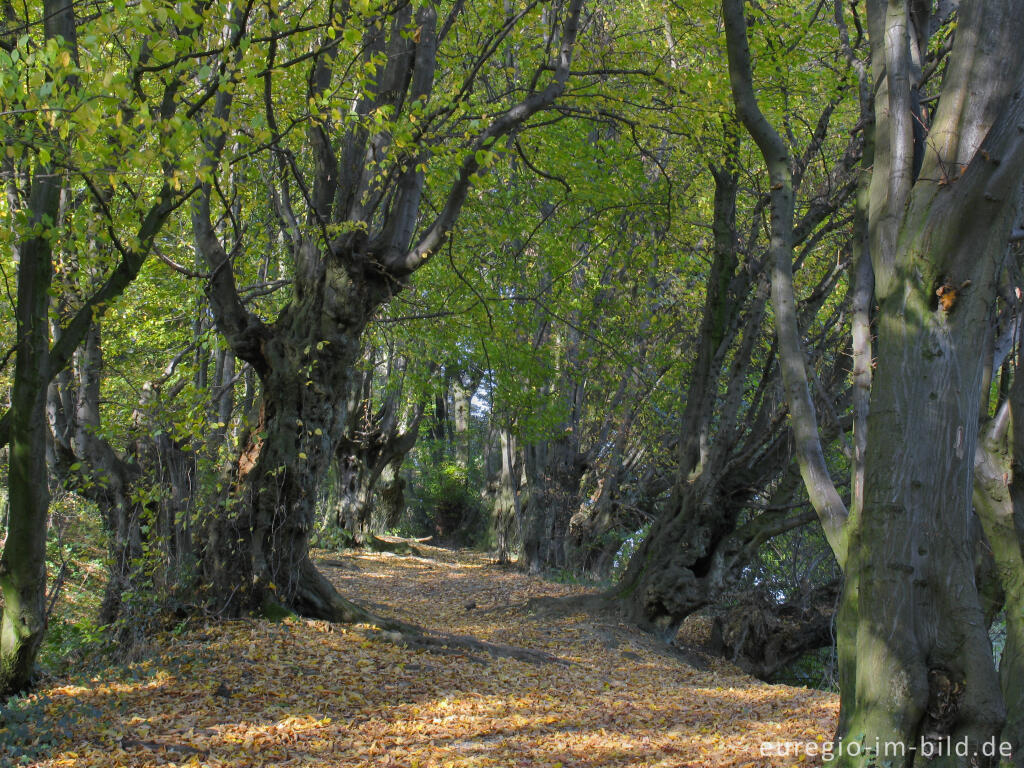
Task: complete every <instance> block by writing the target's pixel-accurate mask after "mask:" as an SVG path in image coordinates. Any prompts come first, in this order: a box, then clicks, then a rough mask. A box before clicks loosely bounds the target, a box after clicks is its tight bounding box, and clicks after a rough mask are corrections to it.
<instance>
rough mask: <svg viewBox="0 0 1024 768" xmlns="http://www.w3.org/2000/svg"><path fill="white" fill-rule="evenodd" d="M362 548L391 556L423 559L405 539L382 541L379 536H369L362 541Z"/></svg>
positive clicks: (421, 554)
mask: <svg viewBox="0 0 1024 768" xmlns="http://www.w3.org/2000/svg"><path fill="white" fill-rule="evenodd" d="M362 544H363V546H364V547H365V548H366V549H368V550H370V551H371V552H390V553H391V554H393V555H412V556H414V557H423V556H424V555H423V553H422V552H421V551H420V550H418V549H416V547H414V546H413V545H412V544H410V543H409V542H408V540H406V539H397V540H395V539H382V538H381V537H380V536H374V535H373V534H370V535H369V536H366V537H365V538H364V539H363V542H362Z"/></svg>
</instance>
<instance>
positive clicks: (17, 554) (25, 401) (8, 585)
mask: <svg viewBox="0 0 1024 768" xmlns="http://www.w3.org/2000/svg"><path fill="white" fill-rule="evenodd" d="M59 178H60V177H59V176H58V175H57V174H56V173H55V172H54V171H52V170H51V169H48V168H39V169H38V178H37V179H36V180H35V183H34V184H33V190H32V199H31V201H30V210H31V211H33V212H34V219H35V221H36V222H37V224H39V225H40V226H42V224H41V222H42V221H43V219H44V217H49V221H51V222H52V221H55V220H56V213H57V198H58V195H59V192H60V186H59ZM18 257H19V263H18V297H17V301H18V305H17V309H16V314H17V320H18V333H17V345H18V347H17V350H18V351H17V355H16V358H15V368H14V383H13V387H12V390H11V408H10V413H11V422H10V424H11V427H10V469H9V476H8V481H7V483H8V484H7V488H8V495H9V499H10V505H11V512H10V519H9V522H8V526H7V540H6V542H5V543H4V549H3V556H2V558H0V589H2V590H3V596H4V609H3V617H2V619H0V695H7V694H9V693H12V692H15V691H19V690H21V689H23V688H26V687H27V686H28V685H29V682H30V681H31V677H32V672H33V669H34V666H35V661H36V655H37V654H38V652H39V646H40V644H41V643H42V641H43V635H44V633H45V632H46V528H47V517H48V513H49V509H50V490H49V486H48V484H47V483H48V480H47V466H46V430H45V429H43V428H41V425H43V424H45V423H46V387H47V383H48V382H49V365H50V358H49V349H50V334H49V327H50V326H49V317H48V309H49V304H50V296H49V291H48V289H49V286H50V280H51V276H52V270H51V250H50V240H49V239H48V238H46V237H42V236H37V237H33V238H30V239H28V240H26V241H25V242H23V243H22V244H21V245H20V247H19V248H18Z"/></svg>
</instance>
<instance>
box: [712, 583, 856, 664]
mask: <svg viewBox="0 0 1024 768" xmlns="http://www.w3.org/2000/svg"><path fill="white" fill-rule="evenodd" d="M839 592H840V586H839V584H838V583H832V584H826V585H824V586H822V587H819V588H817V589H815V590H814V592H813V593H812V594H808V595H805V596H796V597H794V598H792V599H789V600H787V601H785V602H784V603H781V604H780V603H778V602H777V601H776V600H775V598H774V596H772V595H766V594H762V593H757V592H755V593H753V594H751V595H747V596H745V597H744V598H742V599H741V600H740V602H739V603H738V604H737V605H735V606H733V607H732V608H730V609H729V610H728V611H725V612H722V613H718V614H717V615H716V616H715V619H714V624H713V625H712V630H711V648H710V650H712V651H714V652H715V653H718V654H720V655H721V656H724V657H725V658H727V659H729V660H730V661H732V662H733V663H735V664H736V665H737V666H739V667H740V668H741V669H742V670H743V671H745V672H747V673H749V674H751V675H753V676H754V677H757V678H760V679H761V680H765V681H767V682H773V680H774V678H775V676H776V675H777V674H778V673H779V672H780V671H781V670H782V669H783V668H785V667H786V666H788V665H789V664H792V663H793V662H794V661H796V660H797V659H799V658H800V657H801V656H803V655H804V654H805V653H807V652H808V651H814V650H817V649H819V648H827V647H830V646H831V645H832V640H833V629H832V626H833V619H834V617H835V607H836V601H837V599H838V597H839Z"/></svg>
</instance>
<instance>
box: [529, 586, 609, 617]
mask: <svg viewBox="0 0 1024 768" xmlns="http://www.w3.org/2000/svg"><path fill="white" fill-rule="evenodd" d="M526 610H527V611H529V612H531V613H536V614H537V615H538V616H544V617H552V618H559V617H563V616H570V615H572V614H574V613H586V614H590V615H592V616H602V615H610V614H617V613H619V611H620V609H619V606H618V605H617V604H616V602H615V600H614V598H613V597H612V596H611V595H610V594H609V593H607V592H600V593H598V594H585V595H562V596H561V597H533V598H530V599H529V600H528V601H527V602H526Z"/></svg>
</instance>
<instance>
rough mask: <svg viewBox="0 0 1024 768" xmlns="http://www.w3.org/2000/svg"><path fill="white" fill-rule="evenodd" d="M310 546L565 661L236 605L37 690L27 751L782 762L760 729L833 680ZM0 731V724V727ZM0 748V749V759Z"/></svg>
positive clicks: (362, 594)
mask: <svg viewBox="0 0 1024 768" xmlns="http://www.w3.org/2000/svg"><path fill="white" fill-rule="evenodd" d="M421 548H422V550H423V552H424V553H425V554H427V555H428V557H425V558H415V557H404V558H403V557H396V556H393V555H354V556H349V555H346V556H343V557H341V556H338V555H336V554H332V555H330V556H328V557H326V561H327V562H331V563H335V565H327V564H323V566H322V567H323V570H324V572H325V573H327V574H328V576H329V577H330V578H331V579H332V580H333V581H334V582H335V583H336V584H337V586H338V587H339V589H340V590H341V591H342V593H343V594H345V595H346V596H350V597H352V598H353V599H355V600H356V601H359V602H362V603H363V604H366V605H369V606H371V607H373V608H374V609H375V610H377V611H379V612H381V613H384V614H386V615H388V616H393V617H397V618H400V619H403V620H405V621H409V622H414V623H417V624H419V625H420V626H422V627H424V628H425V629H427V630H429V631H433V632H443V633H446V634H457V635H471V636H473V637H476V638H478V639H480V640H486V641H488V642H492V643H501V644H504V645H514V646H521V647H526V648H531V649H536V650H543V651H546V652H548V653H550V654H554V655H555V656H558V657H559V658H561V659H564V660H566V661H569V662H571V663H570V664H569V665H567V666H562V665H557V664H536V663H528V662H524V661H519V660H517V659H512V658H496V657H492V656H490V655H487V654H482V653H478V652H476V651H466V652H462V651H458V650H456V651H455V652H453V653H448V654H439V653H428V652H425V651H412V650H409V649H407V648H403V647H400V646H396V645H394V644H392V643H390V642H387V641H385V640H382V639H368V637H367V636H366V635H365V634H364V633H363V631H362V630H361V628H359V627H339V626H332V625H329V624H327V623H325V622H316V621H302V620H288V621H285V622H282V623H277V624H274V623H270V622H264V621H239V622H231V623H225V624H220V625H214V626H210V627H207V628H204V629H199V630H195V631H192V632H188V633H185V634H184V635H182V636H181V637H177V638H174V637H168V638H166V639H162V640H161V642H160V643H159V645H158V646H157V647H159V648H160V651H159V653H158V654H157V655H155V656H154V657H153V658H151V659H149V660H148V661H146V662H142V663H139V664H136V665H133V666H132V667H128V668H124V669H118V670H111V671H109V672H108V673H106V674H105V675H104V676H103V677H97V678H96V679H93V680H76V681H74V682H73V683H72V682H70V681H69V682H68V683H66V684H61V685H52V686H50V687H49V688H47V689H45V690H42V691H40V692H38V694H37V697H38V699H39V704H40V707H41V708H42V709H43V710H44V711H45V713H46V722H47V723H50V724H58V723H59V724H61V726H60V727H59V728H57V727H56V726H54V727H53V728H51V731H50V732H49V733H47V732H44V731H45V730H46V728H47V727H48V726H46V725H45V724H44V726H43V728H42V729H41V731H40V733H39V735H38V737H37V738H39V739H40V741H41V742H44V743H50V744H52V746H51V747H49V748H48V749H46V750H45V754H46V755H47V757H46V759H43V760H42V761H39V762H36V763H34V764H36V765H39V766H76V767H78V768H84V767H85V766H104V767H106V766H112V767H113V766H171V765H188V766H238V767H239V768H241V767H242V766H257V765H266V766H271V765H273V766H285V765H295V766H299V765H302V766H316V765H323V766H367V765H381V766H406V767H408V768H413V767H414V766H422V767H423V768H427V767H437V768H440V767H441V766H531V767H533V766H559V765H561V766H580V767H582V768H604V767H605V766H737V767H738V766H780V767H781V766H787V767H788V766H792V765H794V764H800V765H816V764H820V760H819V759H815V758H806V759H805V760H800V759H799V758H794V757H781V756H775V757H772V756H763V755H762V754H761V745H762V743H763V742H821V741H824V740H825V739H827V737H828V735H829V734H830V733H831V731H832V729H833V728H834V725H835V717H836V710H837V701H836V698H835V697H834V696H832V695H829V694H825V693H821V692H818V691H810V690H804V689H798V688H788V687H784V686H766V685H763V684H761V683H759V682H757V681H755V680H752V679H750V678H748V677H744V676H742V675H739V674H738V673H736V672H735V670H732V669H731V668H729V667H728V666H727V665H724V664H722V665H713V666H712V668H709V669H707V670H695V669H693V668H691V667H688V666H686V665H685V664H683V663H682V662H680V661H679V660H678V659H677V658H675V657H672V656H670V655H668V654H666V653H664V652H663V651H662V650H661V649H660V648H659V647H658V645H657V643H655V642H654V641H652V640H651V639H650V638H648V637H647V636H645V635H643V634H642V633H640V632H637V631H636V630H633V629H631V628H630V627H627V626H624V625H621V626H620V625H614V624H610V623H608V621H607V620H596V621H595V620H593V619H591V618H589V617H586V616H571V617H568V618H564V619H551V618H548V617H544V618H540V617H536V616H533V615H531V614H529V613H528V612H527V611H526V601H527V600H528V599H529V598H531V597H539V596H550V595H561V594H569V593H573V592H578V591H580V590H581V588H580V587H571V586H564V585H559V584H551V583H548V582H544V581H542V580H540V579H535V578H530V577H527V576H523V575H521V574H518V573H515V572H514V571H509V570H504V569H499V568H496V567H492V566H491V565H490V564H489V562H488V561H487V560H486V558H484V557H482V556H480V555H476V554H469V553H450V552H446V551H443V550H438V549H434V548H431V547H426V546H423V547H421ZM2 736H3V734H2V733H0V737H2ZM0 760H2V759H0Z"/></svg>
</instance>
